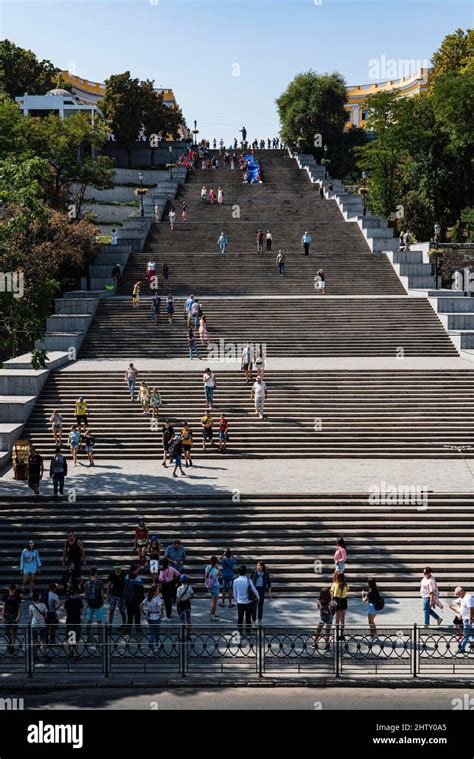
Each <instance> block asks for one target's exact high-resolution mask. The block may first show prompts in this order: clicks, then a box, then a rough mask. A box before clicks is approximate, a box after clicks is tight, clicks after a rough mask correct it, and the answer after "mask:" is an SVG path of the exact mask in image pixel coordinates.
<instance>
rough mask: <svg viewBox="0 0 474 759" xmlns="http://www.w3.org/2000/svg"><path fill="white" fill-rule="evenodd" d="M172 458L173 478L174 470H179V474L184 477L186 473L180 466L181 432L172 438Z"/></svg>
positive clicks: (181, 454) (174, 475)
mask: <svg viewBox="0 0 474 759" xmlns="http://www.w3.org/2000/svg"><path fill="white" fill-rule="evenodd" d="M173 456H174V469H173V477H177V476H178V475H177V474H176V470H177V469H179V471H180V472H181V474H182V475H183V476H184V475H185V474H186V472H185V471H184V469H183V465H182V463H181V462H182V458H183V436H182V435H181V432H177V433H176V435H175V436H174V442H173Z"/></svg>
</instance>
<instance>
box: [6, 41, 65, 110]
mask: <svg viewBox="0 0 474 759" xmlns="http://www.w3.org/2000/svg"><path fill="white" fill-rule="evenodd" d="M54 87H66V88H67V89H68V88H69V87H68V85H67V83H66V82H65V81H64V79H63V77H62V74H61V69H58V68H57V67H56V66H54V65H53V64H52V63H51V61H48V60H43V61H40V60H38V58H37V57H36V55H35V54H34V53H33V52H32V51H31V50H25V49H23V48H21V47H17V46H16V45H15V44H14V43H13V42H10V40H1V41H0V92H4V93H6V94H7V95H8V97H10V98H12V99H14V98H15V97H20V96H21V95H24V94H25V92H27V93H28V94H29V95H44V94H46V92H48V90H51V89H53V88H54Z"/></svg>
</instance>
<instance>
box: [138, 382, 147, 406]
mask: <svg viewBox="0 0 474 759" xmlns="http://www.w3.org/2000/svg"><path fill="white" fill-rule="evenodd" d="M138 400H139V401H140V404H141V407H142V409H143V413H144V414H148V412H149V405H150V389H149V387H148V385H147V384H146V382H141V383H140V387H139V388H138Z"/></svg>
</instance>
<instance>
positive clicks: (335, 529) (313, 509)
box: [0, 493, 474, 616]
mask: <svg viewBox="0 0 474 759" xmlns="http://www.w3.org/2000/svg"><path fill="white" fill-rule="evenodd" d="M51 511H54V520H53V521H52V520H51ZM0 516H1V518H0V579H1V582H2V584H3V586H6V585H7V584H8V583H9V582H11V579H12V577H15V575H16V572H17V571H18V570H17V567H18V562H19V556H20V552H21V549H22V548H23V547H24V546H25V545H26V543H27V541H28V540H30V539H31V538H34V539H35V541H36V546H37V548H38V550H39V551H40V555H41V558H42V562H43V567H42V576H41V586H42V587H45V586H46V584H47V583H49V582H51V581H59V579H60V577H61V574H62V572H63V569H62V567H61V563H60V561H61V551H62V548H63V545H64V541H65V539H66V533H67V530H68V529H71V528H72V529H74V530H75V532H76V535H77V536H78V537H79V538H80V539H81V540H83V542H84V545H85V548H86V553H87V560H88V566H89V567H90V566H96V567H97V568H98V571H99V576H100V577H102V578H104V579H106V577H107V575H108V574H109V572H110V571H111V568H112V566H113V565H114V563H115V562H117V561H120V562H122V563H123V564H124V566H126V565H127V564H129V563H130V561H131V560H133V559H135V558H136V556H135V553H134V551H133V534H134V533H133V531H134V528H135V526H136V524H137V521H138V519H139V518H140V517H143V518H144V519H145V520H146V523H147V525H148V527H149V529H150V530H151V531H152V532H154V533H156V534H157V535H158V537H159V540H160V544H161V545H162V546H163V548H165V547H166V546H168V545H170V544H171V543H172V542H173V540H174V539H175V538H176V537H179V538H180V539H181V540H182V542H183V545H184V546H185V548H186V552H187V560H186V566H185V569H186V573H187V574H189V576H190V578H191V581H192V583H193V585H194V588H195V591H196V592H197V593H198V594H203V593H204V592H205V589H204V585H203V573H204V566H205V564H206V563H207V562H208V561H209V557H210V556H211V555H213V554H216V555H217V556H219V557H220V556H222V553H223V552H224V551H225V549H226V548H228V547H230V548H231V549H232V551H233V553H234V555H235V557H236V558H237V560H238V562H245V563H247V564H248V566H249V567H251V566H253V565H254V563H255V561H256V560H257V559H261V560H263V561H265V562H266V563H267V567H268V569H269V571H270V573H271V576H272V581H273V592H274V593H276V594H278V595H279V596H285V595H288V596H294V594H295V592H296V593H304V594H309V593H311V594H312V595H313V596H314V595H316V593H318V592H319V589H320V588H321V587H322V586H323V585H329V584H330V583H331V577H332V572H333V566H334V565H333V561H332V557H333V553H334V549H335V541H336V538H337V537H339V536H340V535H343V536H344V537H346V539H347V541H348V551H349V556H348V563H347V570H346V573H347V577H348V580H349V584H350V589H351V594H358V593H359V592H360V590H361V588H362V587H366V584H367V578H368V577H376V578H377V582H378V584H379V587H380V588H381V591H382V593H383V594H384V595H394V596H396V597H397V598H399V597H404V596H409V595H415V594H416V593H417V592H418V589H419V582H420V572H421V569H422V566H423V560H424V558H425V557H427V556H429V557H430V563H431V566H432V567H433V571H434V574H435V576H436V578H437V580H438V583H439V587H440V589H441V591H442V593H443V594H446V593H447V592H451V593H452V590H453V588H454V587H456V585H458V584H459V582H460V579H461V578H462V582H463V584H466V586H467V587H470V586H471V585H472V583H473V581H474V571H473V567H472V561H471V556H472V552H473V550H474V527H473V526H472V522H473V517H474V501H473V499H472V497H470V496H456V495H442V496H434V495H430V497H429V502H428V508H427V509H426V510H417V509H416V507H415V506H413V505H411V506H408V505H407V506H405V505H396V506H387V505H376V504H375V505H372V504H371V503H370V502H369V501H368V500H367V496H365V497H364V496H359V495H356V494H354V495H353V496H344V497H341V496H337V497H336V496H325V495H321V496H313V497H310V496H308V497H301V496H299V497H295V496H290V495H288V496H284V495H282V496H279V497H272V498H269V497H266V496H262V495H255V496H254V495H252V496H242V498H241V500H240V501H239V502H234V501H232V500H231V499H230V497H229V496H228V495H219V494H216V493H208V494H206V495H205V496H188V497H186V496H181V497H179V498H173V497H163V496H150V497H143V496H136V497H128V498H124V497H113V496H97V497H80V498H79V499H78V500H77V501H76V502H75V503H74V505H73V506H71V504H70V503H68V502H67V500H60V501H56V502H54V503H53V502H52V500H51V499H47V498H40V499H39V501H38V502H37V503H31V501H29V502H26V501H25V500H24V499H21V498H5V497H0ZM461 544H462V547H463V548H462V551H460V550H459V546H460V545H461ZM420 547H422V550H421V549H420ZM420 550H421V553H420ZM86 571H87V567H86ZM143 579H144V582H145V584H146V586H148V584H149V575H148V571H147V570H144V571H143ZM350 603H351V602H350V600H349V606H350ZM450 616H452V615H451V614H450Z"/></svg>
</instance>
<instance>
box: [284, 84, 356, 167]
mask: <svg viewBox="0 0 474 759" xmlns="http://www.w3.org/2000/svg"><path fill="white" fill-rule="evenodd" d="M346 100H347V91H346V84H345V81H344V78H343V77H342V76H341V75H340V74H338V73H332V74H317V73H316V72H315V71H307V72H306V73H304V74H298V75H297V76H296V77H295V78H294V79H293V80H292V81H291V82H290V84H289V85H288V87H287V88H286V90H285V91H284V92H283V93H282V94H281V95H280V97H279V98H277V100H276V104H277V108H278V114H279V116H280V122H281V138H282V140H283V141H284V142H286V143H287V144H289V145H294V146H298V147H300V148H301V149H302V150H303V151H304V152H306V153H312V154H313V155H314V156H315V157H316V159H317V160H318V161H323V160H325V153H324V145H326V146H327V148H328V150H327V156H326V157H327V160H328V161H329V165H328V169H329V171H330V173H331V175H332V176H337V177H344V178H347V179H349V180H352V179H353V178H354V169H355V147H356V146H360V145H363V144H365V142H366V141H367V138H366V134H365V132H364V130H361V129H356V128H352V129H348V130H345V125H346V109H345V104H346Z"/></svg>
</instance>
